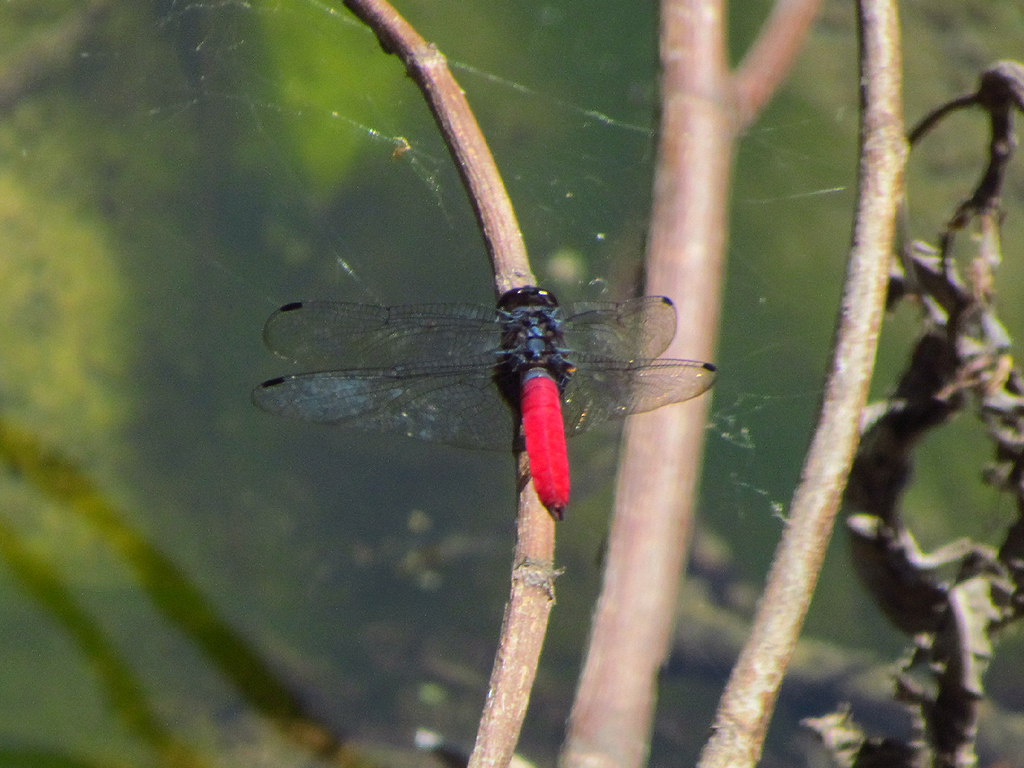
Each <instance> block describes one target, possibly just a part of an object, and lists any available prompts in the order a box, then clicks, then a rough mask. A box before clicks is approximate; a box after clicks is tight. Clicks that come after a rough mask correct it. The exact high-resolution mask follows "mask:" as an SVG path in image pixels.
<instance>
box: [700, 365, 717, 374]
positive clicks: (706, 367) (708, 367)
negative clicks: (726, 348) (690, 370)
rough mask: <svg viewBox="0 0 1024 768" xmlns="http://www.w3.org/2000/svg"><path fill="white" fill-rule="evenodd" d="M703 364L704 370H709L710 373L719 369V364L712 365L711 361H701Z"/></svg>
mask: <svg viewBox="0 0 1024 768" xmlns="http://www.w3.org/2000/svg"><path fill="white" fill-rule="evenodd" d="M701 365H702V366H703V367H704V370H705V371H707V372H708V373H714V372H715V371H717V370H718V366H716V365H712V364H711V363H701Z"/></svg>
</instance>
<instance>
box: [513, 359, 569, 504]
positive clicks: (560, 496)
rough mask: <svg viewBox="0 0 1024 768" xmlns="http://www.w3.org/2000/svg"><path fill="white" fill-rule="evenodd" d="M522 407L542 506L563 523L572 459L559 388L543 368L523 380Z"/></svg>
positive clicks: (528, 445)
mask: <svg viewBox="0 0 1024 768" xmlns="http://www.w3.org/2000/svg"><path fill="white" fill-rule="evenodd" d="M519 405H520V409H521V411H522V414H523V436H524V437H525V438H526V455H527V457H528V458H529V459H530V475H531V476H532V477H533V487H534V488H536V489H537V496H538V497H540V501H541V504H543V505H544V506H545V507H547V510H548V511H549V512H550V513H551V515H552V516H553V517H554V518H555V519H556V520H561V519H562V514H563V512H564V511H565V507H566V505H568V503H569V458H568V456H567V455H566V452H565V425H564V424H563V422H562V403H561V396H560V395H559V392H558V385H557V384H556V383H555V380H554V379H552V378H551V376H550V375H549V374H548V373H547V372H546V371H544V370H543V369H540V368H535V369H533V370H531V371H529V372H528V373H527V374H526V375H525V376H524V377H523V386H522V391H521V393H520V403H519Z"/></svg>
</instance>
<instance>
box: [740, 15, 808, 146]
mask: <svg viewBox="0 0 1024 768" xmlns="http://www.w3.org/2000/svg"><path fill="white" fill-rule="evenodd" d="M819 5H820V0H777V2H776V3H775V6H774V7H773V8H772V12H771V15H770V16H769V17H768V19H767V20H766V21H765V24H764V26H763V27H762V29H761V32H760V33H759V34H758V36H757V40H756V41H755V42H754V44H753V45H752V46H751V48H750V50H749V51H747V53H746V55H745V56H744V57H743V61H742V62H740V65H739V66H738V67H737V68H736V73H735V75H734V76H733V77H734V80H735V85H734V88H735V93H736V119H737V121H738V126H737V130H743V128H745V127H746V126H748V125H749V124H750V123H751V122H752V121H753V120H754V118H755V117H757V114H758V113H759V112H760V111H761V109H762V108H763V107H764V105H765V104H766V103H767V102H768V99H770V98H771V96H772V94H773V93H775V90H776V89H777V88H778V87H779V85H780V84H781V83H782V81H783V79H784V78H785V77H786V74H787V73H788V72H789V70H790V68H791V67H792V65H793V60H794V59H795V58H796V55H797V53H799V52H800V48H801V46H802V45H803V42H804V40H805V39H806V38H807V33H808V31H809V30H810V28H811V22H813V21H814V16H815V14H816V13H817V12H818V6H819Z"/></svg>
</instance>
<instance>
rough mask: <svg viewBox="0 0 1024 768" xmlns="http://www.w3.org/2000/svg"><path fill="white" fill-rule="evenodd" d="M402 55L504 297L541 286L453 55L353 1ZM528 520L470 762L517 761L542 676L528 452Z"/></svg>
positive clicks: (523, 513) (541, 519)
mask: <svg viewBox="0 0 1024 768" xmlns="http://www.w3.org/2000/svg"><path fill="white" fill-rule="evenodd" d="M345 6H346V7H347V8H348V9H349V10H351V11H352V12H353V13H354V14H355V15H356V16H358V17H359V18H360V19H362V20H363V21H364V22H365V23H366V24H367V25H369V26H370V28H371V29H373V31H374V33H375V34H376V35H377V38H378V40H380V44H381V47H382V48H383V49H384V51H385V52H387V53H394V54H397V55H398V56H399V57H400V58H401V59H402V62H403V63H404V64H405V68H406V72H407V73H408V74H409V76H410V77H411V78H412V79H413V80H414V81H416V83H417V85H419V86H420V89H421V90H422V91H423V94H424V96H425V97H426V99H427V104H428V105H429V107H430V110H431V112H432V113H433V114H434V118H435V120H436V121H437V124H438V127H439V128H440V130H441V134H442V136H443V137H444V140H445V143H446V144H447V145H448V149H449V151H450V152H451V155H452V158H453V159H454V160H455V165H456V167H457V168H458V170H459V174H460V175H461V176H462V180H463V183H464V184H465V186H466V191H467V192H468V194H469V199H470V203H471V205H472V206H473V210H474V212H475V213H476V216H477V221H478V222H479V224H480V230H481V232H482V233H483V236H484V242H485V243H486V246H487V250H488V253H490V255H491V260H492V264H493V267H494V280H495V291H496V294H497V295H498V296H501V295H502V294H503V293H505V292H506V291H509V290H511V289H513V288H518V287H521V286H523V285H532V284H533V283H534V277H533V273H532V272H531V270H530V265H529V262H528V261H527V258H526V246H525V245H524V244H523V238H522V234H521V233H520V231H519V224H518V223H517V221H516V217H515V212H514V211H513V209H512V203H511V201H510V200H509V199H508V193H507V192H506V191H505V185H504V183H503V182H502V180H501V176H500V175H499V173H498V168H497V166H496V165H495V163H494V158H493V157H492V156H491V152H490V150H489V149H488V147H487V142H486V141H485V140H484V136H483V133H481V131H480V127H479V126H478V125H477V122H476V118H474V117H473V113H472V111H471V110H470V108H469V103H468V102H467V101H466V97H465V95H464V94H463V92H462V89H461V88H460V87H459V85H458V83H456V82H455V78H453V77H452V74H451V72H450V71H449V70H448V65H447V62H446V61H445V58H444V56H443V55H442V54H441V52H440V51H438V50H437V48H436V47H435V46H434V45H432V44H429V43H427V42H426V41H425V40H424V39H423V38H422V37H420V35H419V34H418V33H417V32H416V30H415V29H413V28H412V26H411V25H410V24H409V23H408V22H407V21H406V20H405V19H403V18H402V17H401V15H399V13H398V12H397V11H396V10H395V9H394V8H392V7H391V6H390V5H389V4H388V3H387V2H385V0H345ZM517 461H518V478H519V483H518V488H519V518H518V528H517V540H516V553H515V561H514V563H513V570H512V589H511V597H510V598H509V603H508V605H507V607H506V609H505V618H504V621H503V622H502V627H501V638H500V640H499V646H498V652H497V654H496V656H495V660H494V668H493V670H492V672H491V681H490V688H489V690H488V694H487V702H486V704H485V706H484V713H483V716H482V717H481V720H480V729H479V731H478V732H477V738H476V746H475V747H474V749H473V754H472V757H471V759H470V766H472V767H473V768H476V767H478V766H505V765H507V764H508V762H509V761H510V760H511V758H512V754H513V752H514V750H515V746H516V742H517V741H518V739H519V731H520V729H521V728H522V724H523V719H524V717H525V716H526V707H527V705H528V703H529V701H530V689H531V688H532V687H533V679H534V677H535V675H536V672H537V663H538V661H539V659H540V651H541V646H542V645H543V643H544V633H545V631H546V629H547V621H548V615H549V614H550V612H551V606H552V604H553V602H554V580H555V570H554V558H555V524H554V520H553V519H552V517H551V515H550V514H548V512H547V510H545V509H544V508H543V507H542V506H541V504H540V501H539V500H538V499H537V494H536V493H535V492H534V490H533V483H532V482H530V479H529V472H528V469H527V465H526V457H525V455H523V454H520V455H519V456H518V459H517Z"/></svg>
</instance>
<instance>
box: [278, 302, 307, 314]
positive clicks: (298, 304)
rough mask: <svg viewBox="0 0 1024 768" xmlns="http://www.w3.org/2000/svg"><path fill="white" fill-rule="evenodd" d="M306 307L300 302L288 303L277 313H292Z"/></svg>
mask: <svg viewBox="0 0 1024 768" xmlns="http://www.w3.org/2000/svg"><path fill="white" fill-rule="evenodd" d="M304 306H306V304H305V302H302V301H290V302H288V303H287V304H285V305H284V306H283V307H281V308H280V309H279V310H277V311H278V312H294V311H295V310H296V309H302V308H303V307H304Z"/></svg>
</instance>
